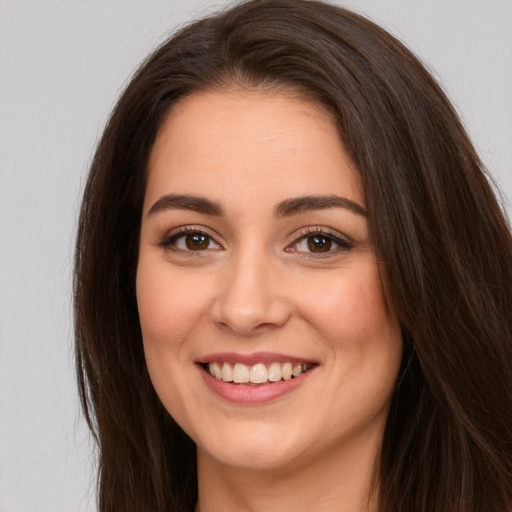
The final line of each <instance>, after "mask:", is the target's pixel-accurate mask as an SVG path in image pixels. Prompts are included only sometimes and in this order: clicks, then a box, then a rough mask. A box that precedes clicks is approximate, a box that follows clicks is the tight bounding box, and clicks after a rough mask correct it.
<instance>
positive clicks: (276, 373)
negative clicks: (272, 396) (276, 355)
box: [268, 363, 281, 382]
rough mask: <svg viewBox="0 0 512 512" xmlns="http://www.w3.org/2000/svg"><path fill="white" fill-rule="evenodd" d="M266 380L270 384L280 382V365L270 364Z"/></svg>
mask: <svg viewBox="0 0 512 512" xmlns="http://www.w3.org/2000/svg"><path fill="white" fill-rule="evenodd" d="M268 380H269V381H270V382H277V381H278V380H281V364H280V363H272V364H271V365H270V366H269V367H268Z"/></svg>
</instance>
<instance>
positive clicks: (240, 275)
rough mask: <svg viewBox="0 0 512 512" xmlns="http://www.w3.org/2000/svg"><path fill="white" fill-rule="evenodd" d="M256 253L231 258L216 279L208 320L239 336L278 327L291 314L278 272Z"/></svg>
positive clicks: (248, 252) (270, 262)
mask: <svg viewBox="0 0 512 512" xmlns="http://www.w3.org/2000/svg"><path fill="white" fill-rule="evenodd" d="M277 266H278V265H277V263H275V262H272V261H269V258H265V257H264V256H262V255H261V254H258V252H257V251H250V250H247V251H245V254H243V255H239V256H238V257H236V258H233V259H232V260H231V261H230V262H229V263H228V262H226V268H225V269H224V271H223V272H222V274H221V276H220V280H221V281H222V282H221V283H220V286H219V293H218V295H217V297H216V300H215V302H214V304H213V307H212V312H211V315H212V321H213V322H214V323H215V324H216V325H217V326H219V327H221V328H224V329H229V330H230V331H232V332H235V333H237V334H240V335H243V336H254V335H257V334H261V333H263V332H267V331H269V330H272V329H273V328H277V327H282V326H283V325H284V324H286V322H287V321H288V319H289V318H290V315H291V311H292V308H291V303H290V301H289V298H288V297H287V295H286V293H285V287H284V282H283V279H282V278H283V276H282V271H281V272H280V270H279V268H276V267H277Z"/></svg>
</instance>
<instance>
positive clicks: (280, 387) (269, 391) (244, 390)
mask: <svg viewBox="0 0 512 512" xmlns="http://www.w3.org/2000/svg"><path fill="white" fill-rule="evenodd" d="M198 368H199V370H200V372H201V376H202V377H203V379H204V381H205V383H206V385H207V386H208V387H209V388H210V389H211V390H212V391H213V392H214V393H216V394H217V395H219V396H220V397H222V398H224V399H225V400H227V401H228V402H232V403H235V404H248V405H256V404H264V403H267V402H271V401H272V400H275V399H277V398H280V397H282V396H284V395H286V394H288V393H290V392H292V391H293V390H295V389H297V388H298V387H299V386H301V385H302V384H303V383H304V382H305V380H306V379H307V378H308V375H309V374H310V373H311V372H312V371H313V370H314V369H313V368H311V369H310V370H308V371H307V372H305V373H302V374H301V375H299V376H298V377H295V378H293V379H290V380H280V381H278V382H271V383H269V384H260V385H258V386H250V385H244V384H231V383H229V382H224V381H223V380H220V379H216V378H215V377H212V376H211V375H210V374H209V373H208V372H207V371H206V370H205V369H204V368H203V367H202V366H201V365H198Z"/></svg>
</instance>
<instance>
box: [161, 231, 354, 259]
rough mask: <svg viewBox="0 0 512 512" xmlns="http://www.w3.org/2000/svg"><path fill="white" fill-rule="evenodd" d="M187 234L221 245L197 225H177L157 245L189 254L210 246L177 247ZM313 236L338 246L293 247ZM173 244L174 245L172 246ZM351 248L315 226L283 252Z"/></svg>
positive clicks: (344, 240)
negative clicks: (300, 248) (322, 248)
mask: <svg viewBox="0 0 512 512" xmlns="http://www.w3.org/2000/svg"><path fill="white" fill-rule="evenodd" d="M187 235H203V236H204V237H206V238H207V240H208V245H210V243H213V244H215V245H216V246H217V247H222V246H221V245H220V244H219V243H218V242H217V241H216V240H215V238H214V237H213V236H212V235H211V234H210V233H208V232H207V231H206V230H204V229H202V228H201V227H199V226H183V227H179V228H177V229H175V230H174V231H172V232H171V233H169V234H167V235H165V237H164V238H163V239H162V241H161V242H160V243H159V244H158V245H160V246H161V247H163V248H166V249H172V250H175V251H182V252H183V253H189V254H194V253H201V252H203V251H205V250H207V249H209V248H210V247H205V248H203V249H199V250H193V249H189V250H187V249H182V248H177V247H176V246H175V244H176V242H177V241H178V240H179V239H180V238H184V237H186V236H187ZM314 237H318V238H324V239H326V240H328V241H329V242H334V243H335V244H336V245H337V246H338V247H335V248H334V249H331V248H330V247H329V248H328V250H326V251H325V252H322V251H320V252H318V253H315V252H313V251H298V250H297V249H294V248H296V247H297V246H298V245H299V244H300V243H302V242H304V241H307V240H308V239H312V238H314ZM173 245H174V247H173ZM353 248H354V244H353V243H352V242H351V241H350V239H349V238H348V237H345V236H342V235H339V234H334V233H332V232H328V231H325V228H322V227H315V228H305V229H303V230H302V231H301V232H300V233H299V234H298V236H297V237H296V238H295V239H294V241H293V242H292V243H291V244H289V245H288V246H287V247H286V248H285V252H299V253H305V254H308V257H310V258H311V257H315V258H322V257H323V258H325V257H328V256H332V255H333V254H334V253H338V252H343V251H349V250H350V249H353Z"/></svg>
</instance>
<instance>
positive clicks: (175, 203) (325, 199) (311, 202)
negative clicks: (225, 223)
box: [148, 194, 368, 218]
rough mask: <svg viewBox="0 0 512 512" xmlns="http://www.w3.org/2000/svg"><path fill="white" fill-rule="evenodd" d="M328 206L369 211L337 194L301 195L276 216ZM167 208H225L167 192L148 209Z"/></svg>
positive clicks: (210, 211)
mask: <svg viewBox="0 0 512 512" xmlns="http://www.w3.org/2000/svg"><path fill="white" fill-rule="evenodd" d="M327 208H345V209H346V210H349V211H351V212H352V213H356V214H358V215H362V216H363V217H367V216H368V212H367V211H366V210H365V209H364V208H363V207H362V206H361V205H359V204H358V203H356V202H354V201H351V200H350V199H347V198H345V197H340V196H336V195H327V196H301V197H294V198H291V199H286V200H284V201H282V202H281V203H279V204H278V205H277V206H276V207H275V209H274V216H275V217H277V218H283V217H291V216H293V215H299V214H301V213H305V212H310V211H315V210H325V209H327ZM166 210H189V211H194V212H197V213H202V214H205V215H212V216H215V217H221V216H222V215H224V210H223V208H222V206H221V205H220V203H218V202H216V201H212V200H211V199H206V198H205V197H201V196H195V195H189V194H166V195H164V196H162V197H160V198H159V199H158V200H157V201H156V202H155V203H154V204H153V206H151V208H150V209H149V211H148V217H150V216H152V215H155V214H157V213H160V212H163V211H166Z"/></svg>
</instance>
